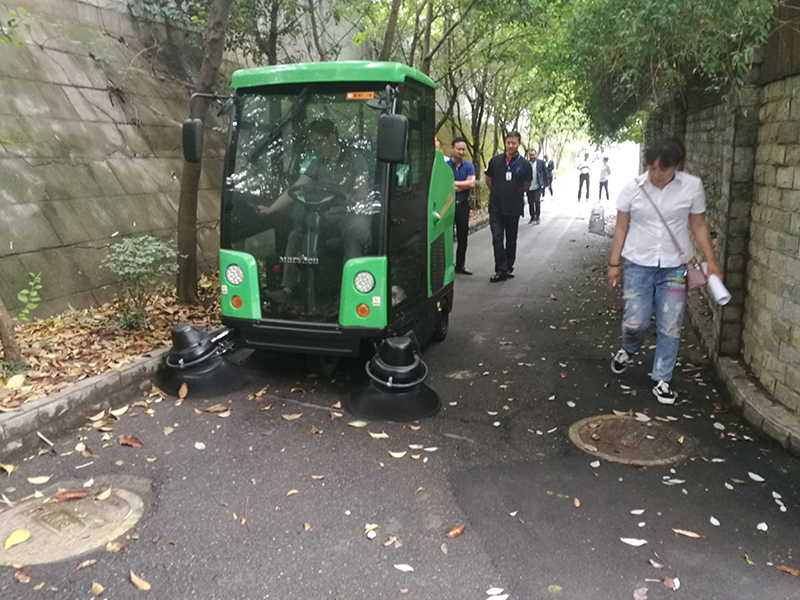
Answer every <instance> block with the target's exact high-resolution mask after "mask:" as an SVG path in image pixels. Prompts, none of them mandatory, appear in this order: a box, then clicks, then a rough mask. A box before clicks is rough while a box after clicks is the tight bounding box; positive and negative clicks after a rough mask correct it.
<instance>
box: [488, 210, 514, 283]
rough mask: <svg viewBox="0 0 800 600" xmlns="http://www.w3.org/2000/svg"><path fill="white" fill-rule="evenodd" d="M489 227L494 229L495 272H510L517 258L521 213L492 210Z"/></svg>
mask: <svg viewBox="0 0 800 600" xmlns="http://www.w3.org/2000/svg"><path fill="white" fill-rule="evenodd" d="M489 228H490V229H491V230H492V247H493V248H494V270H495V273H501V274H508V273H510V272H511V271H512V270H513V269H514V260H515V259H516V258H517V232H518V231H519V215H504V214H502V213H500V212H499V211H494V212H493V211H491V210H490V211H489Z"/></svg>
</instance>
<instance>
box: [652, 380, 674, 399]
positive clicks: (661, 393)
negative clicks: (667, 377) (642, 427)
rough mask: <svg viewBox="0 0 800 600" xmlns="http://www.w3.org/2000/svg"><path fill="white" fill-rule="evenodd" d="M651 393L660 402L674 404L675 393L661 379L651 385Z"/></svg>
mask: <svg viewBox="0 0 800 600" xmlns="http://www.w3.org/2000/svg"><path fill="white" fill-rule="evenodd" d="M653 395H654V396H655V397H656V398H658V401H659V402H660V403H661V404H675V393H674V392H673V391H672V390H671V389H670V388H669V383H667V382H666V381H664V380H663V379H661V380H659V382H658V383H657V384H656V385H655V386H654V387H653Z"/></svg>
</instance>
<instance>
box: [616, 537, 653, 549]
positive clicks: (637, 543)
mask: <svg viewBox="0 0 800 600" xmlns="http://www.w3.org/2000/svg"><path fill="white" fill-rule="evenodd" d="M619 541H620V542H623V543H625V544H628V545H629V546H635V547H637V548H638V547H639V546H644V545H645V544H646V543H647V540H638V539H636V538H619Z"/></svg>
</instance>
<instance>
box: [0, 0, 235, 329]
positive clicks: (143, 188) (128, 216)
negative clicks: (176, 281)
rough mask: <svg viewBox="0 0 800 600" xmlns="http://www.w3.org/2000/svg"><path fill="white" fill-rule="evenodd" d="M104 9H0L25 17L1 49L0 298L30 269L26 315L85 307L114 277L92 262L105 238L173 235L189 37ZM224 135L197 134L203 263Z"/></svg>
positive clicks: (211, 252) (39, 0)
mask: <svg viewBox="0 0 800 600" xmlns="http://www.w3.org/2000/svg"><path fill="white" fill-rule="evenodd" d="M112 4H113V3H112ZM112 4H109V3H106V4H105V5H102V3H98V4H97V5H93V4H88V3H85V2H79V1H77V0H24V1H22V2H19V3H17V2H15V3H14V4H13V5H7V6H2V5H0V14H6V13H8V12H9V10H12V9H13V10H15V9H16V8H17V6H24V7H25V8H26V10H27V11H28V16H26V17H25V23H26V24H27V25H29V26H30V32H28V31H27V30H26V29H25V28H18V29H17V30H16V32H15V35H16V36H17V37H18V38H20V39H22V40H23V42H24V44H23V45H22V47H16V46H13V45H11V44H3V45H0V295H2V298H3V300H4V301H5V302H6V305H7V306H8V307H9V309H10V310H11V311H12V313H13V312H14V311H15V309H16V308H17V304H18V302H17V298H16V295H17V292H18V291H19V290H21V289H22V288H24V287H25V285H26V283H27V280H28V275H27V274H28V273H30V272H33V273H41V274H42V285H43V289H42V290H41V295H42V298H43V302H42V304H41V305H40V307H39V308H38V309H37V311H36V312H35V313H34V316H37V315H38V316H44V315H47V314H52V313H53V312H57V311H59V310H62V309H65V308H67V307H68V306H72V307H75V308H80V307H84V306H88V305H92V304H97V303H100V302H104V301H106V300H108V299H109V298H110V297H111V295H112V291H113V284H114V283H115V278H114V276H113V274H112V273H110V272H108V271H105V270H103V269H101V268H100V266H99V264H100V261H101V260H102V258H103V253H104V249H105V248H106V247H107V246H108V244H109V243H112V242H113V241H114V239H116V238H118V237H121V236H127V235H139V234H145V233H149V234H152V235H156V236H159V237H164V238H169V237H174V231H175V226H176V223H177V211H178V195H179V190H180V176H181V169H182V165H183V159H182V151H181V135H180V125H181V122H182V121H183V119H185V118H186V116H187V114H188V97H189V91H190V84H189V82H192V81H194V76H195V75H194V71H195V69H196V68H197V65H199V59H198V58H197V56H198V55H197V53H196V52H195V53H193V52H192V48H196V47H197V44H196V42H195V43H194V45H193V40H192V39H190V36H188V35H187V34H186V33H185V32H181V31H176V30H175V29H170V28H166V27H164V26H159V25H155V24H152V23H145V22H143V21H138V20H136V19H134V18H132V17H130V16H128V15H126V14H123V12H120V11H122V10H124V7H121V6H113V5H112ZM170 47H171V48H172V50H171V51H169V52H167V51H166V50H165V49H167V48H170ZM176 47H182V48H184V50H183V51H175V48H176ZM167 56H169V57H172V62H171V63H168V62H166V60H165V57H167ZM175 57H177V59H176V58H175ZM162 58H163V59H162ZM212 125H219V123H216V122H215V123H212ZM223 144H224V140H223V139H222V135H221V134H219V133H214V132H210V133H209V135H207V138H206V150H207V151H206V155H207V159H206V160H205V161H204V165H203V173H204V174H203V178H202V180H201V184H200V196H199V209H198V222H199V227H200V235H199V236H198V237H199V248H198V258H199V262H200V265H201V267H202V268H206V269H208V268H213V267H214V266H215V265H216V262H217V254H218V235H216V232H215V231H214V230H215V229H216V227H217V225H218V219H219V187H220V181H221V169H222V166H221V164H222V148H223ZM109 286H110V287H109Z"/></svg>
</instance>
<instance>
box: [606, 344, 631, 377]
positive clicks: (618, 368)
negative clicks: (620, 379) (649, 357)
mask: <svg viewBox="0 0 800 600" xmlns="http://www.w3.org/2000/svg"><path fill="white" fill-rule="evenodd" d="M632 364H633V359H632V358H631V355H630V354H628V353H627V352H626V351H625V350H624V349H622V348H620V349H619V350H617V354H616V355H615V356H614V360H612V361H611V371H612V373H616V374H617V375H619V374H620V373H624V372H625V371H627V370H628V367H630V366H631V365H632Z"/></svg>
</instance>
